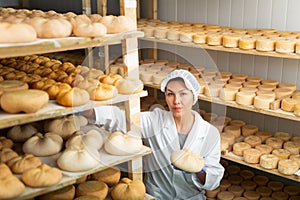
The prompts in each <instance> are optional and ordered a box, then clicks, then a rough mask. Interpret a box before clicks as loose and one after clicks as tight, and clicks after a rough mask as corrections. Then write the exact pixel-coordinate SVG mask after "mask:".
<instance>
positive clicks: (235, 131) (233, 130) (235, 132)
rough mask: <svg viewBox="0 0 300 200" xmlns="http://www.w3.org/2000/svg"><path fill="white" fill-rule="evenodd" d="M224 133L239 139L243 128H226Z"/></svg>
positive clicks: (229, 126)
mask: <svg viewBox="0 0 300 200" xmlns="http://www.w3.org/2000/svg"><path fill="white" fill-rule="evenodd" d="M224 132H227V133H231V134H233V135H234V137H235V138H239V137H240V136H241V128H240V127H239V126H235V125H228V126H225V127H224Z"/></svg>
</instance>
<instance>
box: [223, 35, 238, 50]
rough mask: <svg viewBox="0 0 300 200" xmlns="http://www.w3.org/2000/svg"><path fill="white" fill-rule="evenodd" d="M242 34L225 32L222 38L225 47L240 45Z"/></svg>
mask: <svg viewBox="0 0 300 200" xmlns="http://www.w3.org/2000/svg"><path fill="white" fill-rule="evenodd" d="M240 38H241V36H240V35H238V34H225V35H223V38H222V45H223V46H224V47H238V46H239V40H240Z"/></svg>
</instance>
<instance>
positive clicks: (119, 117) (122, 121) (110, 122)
mask: <svg viewBox="0 0 300 200" xmlns="http://www.w3.org/2000/svg"><path fill="white" fill-rule="evenodd" d="M94 112H95V124H97V125H99V126H100V127H103V128H104V129H105V130H107V131H110V132H113V131H121V132H123V133H125V132H126V116H125V111H124V110H121V109H120V108H118V107H116V106H100V107H95V108H94Z"/></svg>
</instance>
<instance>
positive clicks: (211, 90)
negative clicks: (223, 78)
mask: <svg viewBox="0 0 300 200" xmlns="http://www.w3.org/2000/svg"><path fill="white" fill-rule="evenodd" d="M221 88H222V87H220V86H218V85H208V86H206V87H205V88H204V95H205V96H207V97H218V96H219V93H220V90H221Z"/></svg>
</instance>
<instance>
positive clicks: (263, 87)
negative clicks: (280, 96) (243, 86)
mask: <svg viewBox="0 0 300 200" xmlns="http://www.w3.org/2000/svg"><path fill="white" fill-rule="evenodd" d="M257 88H258V91H261V90H262V91H269V92H270V91H273V90H274V89H275V88H276V86H274V85H259V86H258V87H257ZM274 94H275V93H274Z"/></svg>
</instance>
